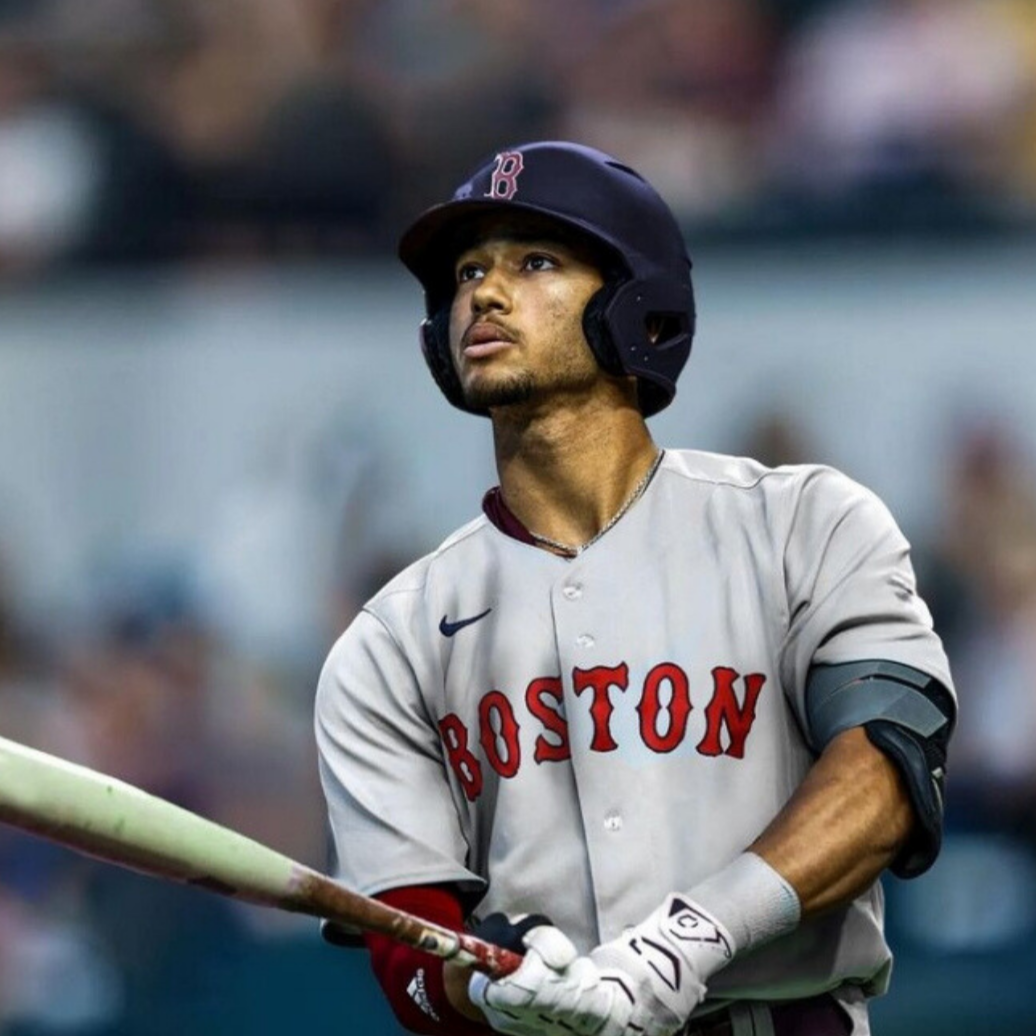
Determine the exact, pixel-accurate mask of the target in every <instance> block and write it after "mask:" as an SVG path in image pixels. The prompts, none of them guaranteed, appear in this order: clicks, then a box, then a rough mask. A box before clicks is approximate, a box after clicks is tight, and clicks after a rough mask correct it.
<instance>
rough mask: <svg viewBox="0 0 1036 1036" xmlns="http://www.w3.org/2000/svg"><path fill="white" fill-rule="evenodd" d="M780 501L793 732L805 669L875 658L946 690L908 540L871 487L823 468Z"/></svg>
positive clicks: (786, 676)
mask: <svg viewBox="0 0 1036 1036" xmlns="http://www.w3.org/2000/svg"><path fill="white" fill-rule="evenodd" d="M808 470H809V474H808V475H807V476H806V478H805V479H804V481H803V482H801V483H800V484H799V485H798V486H797V487H796V488H797V490H798V491H797V493H796V494H795V496H794V497H793V498H792V500H791V501H790V502H789V512H790V523H789V525H788V527H787V539H786V542H785V549H784V575H785V592H786V595H787V606H788V631H787V635H786V638H785V643H784V646H783V650H782V655H781V678H782V682H783V685H784V687H785V689H786V691H787V692H788V693H789V696H790V697H791V699H792V703H793V706H794V708H795V710H796V713H797V715H798V719H799V722H800V723H801V724H802V728H803V730H807V729H808V726H807V723H806V715H805V703H804V698H805V686H806V678H807V675H808V673H809V670H810V668H811V667H812V666H814V665H819V664H826V665H834V664H838V663H841V662H855V661H863V660H868V659H882V660H887V661H892V662H899V663H902V664H903V665H909V666H913V667H914V668H916V669H919V670H921V671H922V672H925V673H928V674H929V675H930V676H933V677H935V678H936V679H937V680H939V681H940V682H941V683H942V684H943V685H944V686H945V687H947V688H948V689H950V690H951V691H952V688H953V684H952V680H951V677H950V671H949V663H948V662H947V660H946V654H945V652H944V650H943V646H942V642H941V641H940V639H939V637H938V636H937V635H936V633H935V631H934V630H933V628H932V617H931V613H930V612H929V610H928V607H927V605H926V604H925V602H924V601H923V600H922V599H921V597H920V596H919V595H918V592H917V584H916V579H915V576H914V570H913V566H912V564H911V561H910V544H909V543H908V542H907V539H906V537H905V536H904V535H903V533H902V532H901V531H900V530H899V527H898V526H897V525H896V522H895V519H894V518H893V517H892V515H891V514H890V513H889V510H888V508H887V507H886V506H885V505H884V504H883V503H882V502H881V500H879V499H878V497H877V496H875V494H874V493H872V492H870V491H869V490H867V489H865V488H864V487H863V486H861V485H859V484H858V483H856V482H854V481H852V480H851V479H849V478H848V477H846V476H845V475H842V474H841V473H839V472H837V471H834V470H832V469H830V468H813V469H808Z"/></svg>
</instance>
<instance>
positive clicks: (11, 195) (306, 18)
mask: <svg viewBox="0 0 1036 1036" xmlns="http://www.w3.org/2000/svg"><path fill="white" fill-rule="evenodd" d="M554 136H561V137H571V138H573V139H578V140H582V141H585V142H587V143H591V144H595V145H597V146H600V147H603V148H604V149H605V150H609V151H611V152H613V153H617V154H624V155H637V156H638V159H639V165H640V167H642V168H643V169H644V171H645V173H646V174H647V175H648V176H649V178H651V179H652V180H653V181H654V182H655V183H657V184H658V185H659V187H660V188H661V190H662V191H663V193H664V194H665V195H666V196H667V197H668V198H669V199H671V201H672V203H673V204H674V206H675V207H676V208H677V209H678V211H679V213H680V215H681V216H682V217H683V218H684V220H685V221H686V223H687V225H688V226H689V227H693V228H694V229H695V231H696V233H697V234H698V235H699V238H700V237H701V235H704V234H714V233H715V234H719V235H721V236H730V235H743V236H749V237H758V236H760V235H762V236H767V235H774V234H778V235H780V234H784V235H787V234H797V233H801V232H803V231H806V232H825V231H839V232H841V231H846V230H851V231H853V232H861V233H863V232H871V231H875V230H877V231H880V232H886V233H887V232H890V231H899V232H908V233H909V232H916V231H917V230H935V231H938V230H944V229H951V230H956V229H960V228H980V229H1015V228H1017V227H1019V226H1027V227H1030V228H1031V227H1032V225H1033V223H1034V222H1036V4H1034V2H1033V0H873V2H871V0H865V2H859V0H724V2H723V3H715V2H710V0H566V3H564V4H559V3H555V2H551V0H493V2H492V3H485V2H481V0H439V2H436V3H425V2H423V0H221V2H219V3H211V2H206V0H90V2H89V3H82V2H81V0H0V270H6V271H7V272H9V273H13V272H19V271H32V270H39V269H41V268H53V267H54V266H59V267H61V266H65V265H67V264H70V263H82V262H104V261H123V262H138V261H166V260H171V259H176V258H181V257H190V258H196V257H212V256H228V255H229V256H232V257H238V258H248V257H255V256H259V257H263V256H270V255H274V256H298V255H303V256H312V255H328V254H350V253H356V252H362V253H365V252H367V251H369V250H370V249H379V248H386V247H388V246H389V245H390V244H391V242H392V240H393V237H394V233H395V230H396V228H397V227H398V226H399V225H400V224H401V222H402V220H403V219H404V218H405V216H407V215H409V214H411V213H412V212H414V211H416V210H418V209H420V208H422V207H424V205H425V204H427V203H429V202H430V201H432V200H437V199H439V198H440V197H441V196H442V194H443V191H444V190H445V189H447V188H448V187H450V186H451V185H452V184H453V183H454V181H455V179H456V175H457V172H458V170H461V169H465V168H468V167H469V166H470V165H471V164H472V163H473V162H474V161H475V160H476V159H478V158H479V157H481V156H483V155H484V154H485V153H487V152H489V151H491V150H494V149H496V148H497V147H499V146H500V143H501V142H502V141H519V140H522V139H531V138H536V137H554Z"/></svg>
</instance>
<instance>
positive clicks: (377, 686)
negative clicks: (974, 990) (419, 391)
mask: <svg viewBox="0 0 1036 1036" xmlns="http://www.w3.org/2000/svg"><path fill="white" fill-rule="evenodd" d="M400 255H401V257H402V260H403V262H404V263H405V264H406V265H407V267H408V268H409V269H410V270H411V271H412V272H413V273H414V274H415V275H416V276H417V278H418V279H419V280H420V282H421V283H422V285H423V286H424V290H425V298H426V303H427V320H426V321H425V322H424V324H423V325H422V342H423V348H424V354H425V357H426V359H427V361H428V365H429V367H430V368H431V372H432V374H433V376H434V378H435V380H436V382H437V383H438V385H439V387H440V388H441V389H442V391H443V393H444V394H445V396H446V398H447V399H448V400H449V401H450V402H451V403H452V404H453V405H454V406H457V407H460V408H461V409H463V410H466V411H469V412H471V413H473V414H477V415H484V416H488V417H489V419H490V422H491V425H492V431H493V439H494V445H495V453H496V462H497V470H498V473H499V479H500V484H499V486H497V487H496V488H494V489H491V490H490V491H489V492H488V493H487V494H486V496H485V499H484V502H483V514H482V515H481V516H479V517H478V518H476V519H475V520H474V521H472V522H471V523H470V524H468V525H466V526H464V527H463V528H462V529H460V530H458V531H457V532H455V533H454V534H453V535H452V536H450V537H449V538H448V539H447V540H446V541H445V542H444V543H443V544H442V545H441V546H440V547H439V548H438V549H437V550H436V551H434V552H433V553H432V554H430V555H429V556H427V557H425V558H423V559H422V560H420V561H419V562H417V563H416V564H414V565H412V566H411V567H410V568H408V569H406V571H404V572H403V573H402V574H401V575H399V576H398V577H397V578H396V579H394V580H393V581H392V582H390V583H389V584H388V585H387V586H386V587H385V588H384V589H383V590H382V591H381V592H380V593H378V594H377V595H376V596H375V597H374V598H373V599H372V600H371V601H369V602H368V603H367V605H366V606H365V607H364V608H363V609H362V611H361V612H360V614H359V615H358V616H357V617H356V619H355V620H354V621H353V623H352V624H351V626H350V627H349V628H348V630H346V632H345V633H344V635H343V636H342V637H341V639H340V640H339V641H338V643H337V644H336V645H335V646H334V648H333V649H332V651H331V653H330V656H329V658H328V660H327V663H326V665H325V667H324V670H323V673H322V675H321V679H320V684H319V689H318V693H317V702H316V731H317V738H318V743H319V749H320V765H321V776H322V780H323V785H324V790H325V794H326V798H327V805H328V811H329V817H330V825H331V828H332V831H333V835H334V846H335V852H336V856H337V864H336V866H337V873H338V875H339V876H340V877H341V878H342V879H343V880H344V881H345V882H346V883H347V884H348V885H350V886H352V887H355V888H357V889H359V890H361V891H363V892H364V893H367V894H370V895H375V896H378V897H381V898H382V899H384V900H385V901H387V902H389V903H391V904H393V905H396V906H399V907H402V908H404V909H407V910H410V911H412V912H414V913H417V914H421V915H424V916H427V917H429V918H431V919H433V920H435V921H438V922H440V923H442V924H447V925H452V926H455V927H460V926H462V925H465V924H467V925H469V926H471V927H473V928H474V929H475V930H476V931H477V932H478V933H479V934H481V935H484V936H485V937H487V938H489V939H491V940H493V941H497V942H502V943H504V944H505V945H510V946H512V948H516V949H518V950H520V951H521V952H522V953H523V954H524V961H523V964H522V966H521V968H519V970H518V971H516V972H515V973H514V974H512V975H510V976H508V977H507V978H504V979H501V980H497V981H489V980H487V979H486V978H485V977H484V976H482V975H480V974H474V975H472V974H470V973H469V972H466V971H464V970H463V969H462V968H460V967H458V966H456V965H452V964H446V965H445V966H444V965H442V963H441V962H437V961H436V960H434V959H433V958H431V957H428V956H426V955H423V954H420V953H418V952H416V951H414V950H412V949H409V948H405V947H401V946H398V945H396V944H394V943H393V942H391V941H390V940H388V939H385V938H383V937H379V936H368V937H366V943H367V946H368V948H369V950H370V953H371V958H372V963H373V968H374V971H375V973H376V975H377V977H378V979H379V981H380V983H381V985H382V987H383V989H384V991H385V993H386V995H387V997H388V999H389V1001H390V1002H391V1004H392V1005H393V1008H394V1010H395V1012H396V1014H397V1017H398V1018H399V1019H400V1021H401V1023H402V1024H403V1025H404V1026H405V1027H407V1028H408V1029H410V1030H412V1031H414V1032H426V1033H441V1034H447V1033H449V1034H451V1036H458V1034H459V1036H467V1034H474V1033H485V1032H487V1031H488V1030H489V1029H492V1030H495V1031H498V1032H503V1033H516V1034H542V1036H571V1034H572V1033H577V1034H583V1036H598V1034H600V1036H644V1034H646V1036H670V1034H673V1033H677V1032H679V1033H683V1034H709V1036H724V1034H734V1036H739V1034H749V1033H753V1034H776V1036H835V1034H846V1033H853V1034H855V1036H859V1034H865V1033H868V1032H869V1031H870V1030H869V1026H868V1020H867V1008H866V1001H867V999H868V998H869V997H871V996H874V995H876V994H879V993H881V992H882V991H883V990H884V989H885V988H886V985H887V983H888V979H889V971H890V961H891V958H890V953H889V949H888V947H887V945H886V943H885V941H884V938H883V935H882V894H881V888H880V885H879V884H878V883H877V879H878V877H879V875H880V874H881V872H882V871H883V870H884V869H885V868H891V869H892V870H893V871H894V872H895V873H897V874H899V875H902V876H907V877H909V876H912V875H916V874H919V873H920V872H922V871H924V870H925V869H926V868H927V867H928V866H929V865H930V864H931V862H932V860H933V859H934V858H935V855H936V853H937V852H938V848H939V844H940V834H941V818H942V787H943V779H944V768H945V757H946V749H947V743H948V740H949V736H950V733H951V730H952V727H953V724H954V719H955V698H954V692H953V689H952V682H951V677H950V673H949V668H948V665H947V661H946V657H945V655H944V653H943V649H942V646H941V643H940V641H939V639H938V637H937V636H936V635H935V633H934V632H933V630H932V624H931V619H930V615H929V612H928V609H927V608H926V606H925V604H924V603H923V601H922V600H921V599H920V598H919V597H918V594H917V590H916V587H915V581H914V574H913V571H912V568H911V564H910V559H909V545H908V544H907V541H906V540H905V539H904V537H903V535H902V534H901V532H900V531H899V529H898V528H897V526H896V524H895V522H894V521H893V519H892V517H891V516H890V514H889V512H888V511H887V509H886V508H885V507H884V506H883V504H882V503H881V502H880V501H879V500H878V499H877V498H876V497H875V496H874V495H873V494H872V493H870V492H868V491H867V490H866V489H864V488H862V487H861V486H859V485H857V484H856V483H854V482H852V481H851V480H850V479H848V478H846V477H845V476H844V475H842V474H840V473H839V472H837V471H834V470H832V469H830V468H826V467H819V466H811V465H806V466H793V467H782V468H776V469H769V468H765V467H763V466H761V465H760V464H758V463H756V462H754V461H752V460H749V459H744V458H738V457H728V456H719V455H716V454H710V453H702V452H696V451H691V450H682V449H665V450H663V449H661V448H659V447H658V446H657V445H656V444H655V443H654V441H653V440H652V437H651V435H650V433H649V431H648V427H647V425H646V423H645V418H647V417H650V416H651V415H652V414H654V413H656V412H658V411H659V410H661V409H662V408H663V407H665V406H667V405H668V404H669V403H670V402H671V401H672V399H673V396H674V393H675V389H676V381H677V377H678V375H679V374H680V371H681V369H682V367H683V366H684V364H685V362H686V360H687V358H688V355H689V353H690V349H691V340H692V337H693V333H694V324H695V306H694V298H693V294H692V287H691V280H690V261H689V259H688V257H687V253H686V250H685V246H684V242H683V238H682V236H681V233H680V231H679V228H678V226H677V224H676V221H675V220H674V218H673V216H672V213H671V212H670V210H669V209H668V208H667V206H666V205H665V203H664V202H663V201H662V199H661V198H660V197H659V196H658V194H657V193H656V192H655V191H654V190H653V188H652V187H651V186H649V185H648V184H647V183H646V182H645V181H644V180H643V179H642V178H641V177H640V176H639V175H638V174H637V173H636V172H634V171H633V170H632V169H630V168H629V167H628V166H626V165H624V164H622V163H620V162H618V161H616V160H615V159H613V158H611V157H609V156H608V155H605V154H602V153H600V152H598V151H594V150H591V149H589V148H585V147H581V146H577V145H574V144H569V143H557V142H545V143H534V144H528V145H524V146H521V147H515V148H513V149H510V150H505V151H501V152H500V153H499V154H498V155H496V156H495V157H494V158H492V160H490V161H488V162H487V163H485V164H484V165H482V166H481V167H480V168H479V169H477V170H476V171H475V173H474V175H473V176H472V177H471V178H470V179H469V180H468V181H467V182H466V183H464V184H463V185H462V186H461V187H460V188H459V189H458V190H457V191H456V193H455V194H454V196H453V199H452V200H451V201H449V202H447V203H446V204H443V205H440V206H437V207H435V208H433V209H431V210H429V211H428V212H426V213H425V214H424V215H423V216H421V217H420V218H419V219H418V220H417V222H416V223H414V224H413V226H411V227H410V229H409V230H408V231H407V232H406V233H405V234H404V236H403V238H402V242H401V245H400ZM860 406H861V409H864V408H865V407H866V401H865V400H861V401H860ZM327 934H328V937H329V938H332V939H334V938H337V939H339V940H341V941H349V939H350V933H348V932H343V931H338V932H333V931H329V932H328V933H327Z"/></svg>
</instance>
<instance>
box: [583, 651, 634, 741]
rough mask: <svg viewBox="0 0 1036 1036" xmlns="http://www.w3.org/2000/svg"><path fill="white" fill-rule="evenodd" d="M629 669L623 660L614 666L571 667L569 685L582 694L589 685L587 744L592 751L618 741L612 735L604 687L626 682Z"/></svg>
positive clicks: (610, 708) (608, 698)
mask: <svg viewBox="0 0 1036 1036" xmlns="http://www.w3.org/2000/svg"><path fill="white" fill-rule="evenodd" d="M629 679H630V671H629V666H627V665H626V663H625V662H623V663H622V665H617V666H603V665H599V666H594V668H593V669H573V670H572V688H573V690H575V692H576V694H582V693H583V691H585V690H586V689H587V688H588V687H590V688H592V689H593V692H594V695H593V697H594V700H593V704H591V706H590V715H591V717H593V721H594V737H593V740H592V741H591V742H590V748H591V749H593V751H595V752H614V751H615V749H616V748H618V747H619V746H618V743H617V742H616V740H615V738H613V737H612V732H611V718H612V712H613V711H614V709H615V706H614V705H612V700H611V696H610V695H609V694H608V691H609V689H610V688H612V687H618V688H619V690H620V691H624V690H626V688H627V687H628V686H629Z"/></svg>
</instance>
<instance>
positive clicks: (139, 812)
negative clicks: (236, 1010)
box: [0, 737, 521, 978]
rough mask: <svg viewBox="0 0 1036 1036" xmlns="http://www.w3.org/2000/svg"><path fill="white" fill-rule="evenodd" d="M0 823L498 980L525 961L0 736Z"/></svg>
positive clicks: (122, 784) (143, 794) (146, 795)
mask: <svg viewBox="0 0 1036 1036" xmlns="http://www.w3.org/2000/svg"><path fill="white" fill-rule="evenodd" d="M0 821H3V822H5V823H8V824H12V825H14V826H15V827H19V828H21V829H23V830H25V831H29V832H32V833H33V834H37V835H41V836H43V837H44V838H49V839H51V840H52V841H55V842H58V843H60V844H61V845H65V846H68V847H69V848H72V849H75V850H77V851H78V852H81V853H85V854H86V855H88V856H93V857H96V858H98V859H101V860H105V861H107V862H109V863H114V864H117V865H118V866H120V867H128V868H130V869H132V870H136V871H141V872H143V873H144V874H150V875H153V876H155V877H160V878H166V879H170V880H172V881H179V882H184V883H186V884H188V885H200V886H202V887H203V888H207V889H209V890H211V891H213V892H218V893H220V894H221V895H224V896H231V897H233V898H235V899H242V900H246V901H247V902H249V903H257V904H259V905H261V906H268V907H277V908H278V909H280V910H289V911H291V912H293V913H298V914H309V915H311V916H313V917H319V918H326V919H327V920H330V921H336V922H339V923H341V924H345V925H348V926H350V927H352V928H356V929H359V930H361V931H366V932H380V933H381V934H382V935H387V936H390V937H391V938H393V939H396V940H398V941H399V942H401V943H405V944H406V945H408V946H413V947H414V948H415V949H419V950H424V951H425V952H427V953H431V954H434V955H435V956H437V957H442V958H443V959H445V960H453V961H456V962H457V963H460V964H465V965H469V966H471V967H473V968H475V969H476V970H478V971H482V972H485V973H486V974H487V975H489V976H490V977H492V978H501V977H503V976H504V975H508V974H510V973H511V972H512V971H514V970H515V969H516V968H517V967H518V965H519V964H520V963H521V957H519V956H518V955H517V954H515V953H512V952H510V951H509V950H505V949H502V948H501V947H499V946H494V945H493V944H492V943H487V942H485V941H483V940H481V939H477V938H475V936H473V935H471V934H469V933H468V932H455V931H453V930H451V929H449V928H445V927H443V926H441V925H438V924H434V923H432V922H431V921H426V920H423V919H422V918H419V917H416V916H415V915H413V914H409V913H406V912H405V911H403V910H396V909H395V908H393V907H390V906H388V905H387V904H385V903H381V902H379V901H378V900H376V899H371V898H370V897H368V896H363V895H361V894H360V893H358V892H353V891H351V890H350V889H348V888H346V887H345V886H344V885H342V884H340V883H339V882H336V881H334V880H332V879H331V878H329V877H327V876H326V875H324V874H320V873H319V872H317V871H315V870H313V869H311V868H310V867H307V866H306V865H305V864H302V863H298V862H297V861H295V860H292V859H290V858H289V857H287V856H282V855H281V854H280V853H279V852H277V851H275V850H274V849H271V848H269V847H268V846H265V845H262V844H260V843H259V842H256V841H253V840H252V839H251V838H247V837H246V836H245V835H242V834H239V833H238V832H236V831H232V830H230V829H229V828H227V827H223V826H222V825H220V824H217V823H215V822H214V821H211V820H206V819H205V818H204V817H201V816H199V815H198V814H196V813H192V812H190V810H187V809H183V808H182V807H180V806H176V805H174V804H173V803H172V802H168V801H166V800H165V799H162V798H159V797H158V796H156V795H151V794H149V793H148V792H146V791H143V790H142V789H140V788H137V787H134V786H133V785H132V784H127V783H126V782H124V781H120V780H118V779H116V778H114V777H109V776H107V775H106V774H103V773H99V772H98V771H96V770H91V769H89V768H88V767H86V766H80V765H78V764H76V763H72V762H69V761H68V760H65V759H59V758H58V757H57V756H53V755H48V754H47V753H46V752H40V751H38V750H37V749H34V748H28V747H27V746H25V745H21V744H18V743H17V742H14V741H9V740H7V739H6V738H3V737H0Z"/></svg>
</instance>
